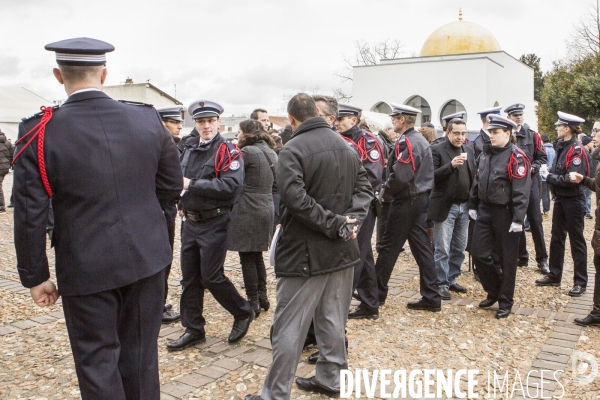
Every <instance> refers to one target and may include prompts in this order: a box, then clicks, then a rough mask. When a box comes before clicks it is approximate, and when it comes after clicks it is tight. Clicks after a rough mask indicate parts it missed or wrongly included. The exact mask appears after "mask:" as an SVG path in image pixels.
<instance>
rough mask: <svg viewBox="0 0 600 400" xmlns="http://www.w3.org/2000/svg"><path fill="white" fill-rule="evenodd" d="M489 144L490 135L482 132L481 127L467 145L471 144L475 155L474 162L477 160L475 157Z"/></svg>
mask: <svg viewBox="0 0 600 400" xmlns="http://www.w3.org/2000/svg"><path fill="white" fill-rule="evenodd" d="M491 145H492V143H491V142H490V135H489V134H488V133H487V132H484V131H483V129H480V130H479V134H478V135H477V136H475V137H474V138H473V140H471V141H470V142H469V146H471V148H472V149H473V153H474V155H475V162H477V159H478V158H479V155H480V154H481V153H483V150H484V149H485V148H487V147H490V146H491Z"/></svg>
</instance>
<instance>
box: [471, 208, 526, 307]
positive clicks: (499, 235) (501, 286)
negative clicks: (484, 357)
mask: <svg viewBox="0 0 600 400" xmlns="http://www.w3.org/2000/svg"><path fill="white" fill-rule="evenodd" d="M511 208H512V206H511V205H501V204H491V203H485V202H480V204H479V209H478V210H477V220H476V221H475V228H474V229H473V243H472V248H471V251H472V253H471V254H472V256H473V261H474V262H475V265H476V266H477V273H478V274H479V278H480V279H481V285H482V286H483V289H484V290H485V291H486V292H487V297H488V298H489V299H496V300H498V307H499V308H500V309H502V310H510V309H511V308H512V306H513V303H514V301H513V296H514V293H515V281H516V277H517V259H518V246H519V236H520V232H509V231H508V230H509V229H510V225H511V224H512V218H513V214H512V209H511ZM497 260H499V261H497ZM498 264H499V265H498ZM499 269H501V270H502V276H500V274H499Z"/></svg>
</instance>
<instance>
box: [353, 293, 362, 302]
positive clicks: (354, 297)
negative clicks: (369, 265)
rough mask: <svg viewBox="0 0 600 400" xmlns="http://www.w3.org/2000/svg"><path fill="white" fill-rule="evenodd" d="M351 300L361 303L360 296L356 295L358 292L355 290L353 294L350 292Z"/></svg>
mask: <svg viewBox="0 0 600 400" xmlns="http://www.w3.org/2000/svg"><path fill="white" fill-rule="evenodd" d="M352 298H353V299H355V300H358V301H361V300H360V296H359V295H358V291H356V290H355V291H354V292H352Z"/></svg>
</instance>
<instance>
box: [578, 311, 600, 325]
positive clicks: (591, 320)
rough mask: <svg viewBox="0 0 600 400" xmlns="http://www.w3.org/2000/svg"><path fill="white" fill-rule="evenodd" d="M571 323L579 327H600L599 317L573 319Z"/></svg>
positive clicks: (589, 316)
mask: <svg viewBox="0 0 600 400" xmlns="http://www.w3.org/2000/svg"><path fill="white" fill-rule="evenodd" d="M573 322H575V323H576V324H577V325H581V326H594V325H596V326H600V317H595V316H593V315H592V314H590V315H588V316H587V317H585V318H575V319H574V320H573Z"/></svg>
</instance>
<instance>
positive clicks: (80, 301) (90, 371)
mask: <svg viewBox="0 0 600 400" xmlns="http://www.w3.org/2000/svg"><path fill="white" fill-rule="evenodd" d="M164 275H165V271H164V270H162V271H160V272H159V273H157V274H155V275H153V276H151V277H148V278H144V279H141V280H139V281H137V282H135V283H132V284H130V285H127V286H124V287H121V288H118V289H112V290H107V291H104V292H100V293H94V294H90V295H85V296H63V300H62V303H63V309H64V313H65V321H66V324H67V332H68V333H69V340H70V342H71V349H72V350H73V358H74V360H75V370H76V372H77V378H78V379H79V389H80V391H81V398H82V399H84V400H85V399H95V400H96V399H105V400H123V399H127V400H132V399H143V400H146V399H155V400H158V399H160V380H159V376H158V347H157V346H156V341H157V340H158V332H159V330H160V324H161V319H162V312H163V305H164V302H163V297H164V296H163V290H164V279H165V277H164Z"/></svg>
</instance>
